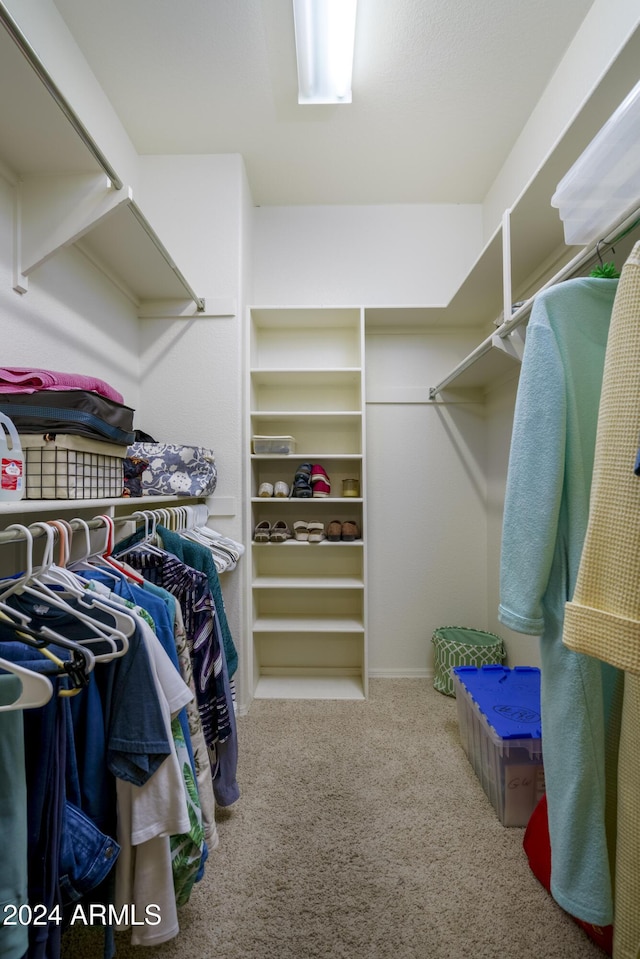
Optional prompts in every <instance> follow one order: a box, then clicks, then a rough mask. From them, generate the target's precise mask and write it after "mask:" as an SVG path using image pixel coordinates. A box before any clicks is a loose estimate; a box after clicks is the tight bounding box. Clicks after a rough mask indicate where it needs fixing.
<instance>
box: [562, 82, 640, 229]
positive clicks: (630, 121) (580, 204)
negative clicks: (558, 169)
mask: <svg viewBox="0 0 640 959" xmlns="http://www.w3.org/2000/svg"><path fill="white" fill-rule="evenodd" d="M551 205H552V206H554V207H557V208H558V210H559V211H560V219H561V220H562V221H563V225H564V237H565V241H566V242H567V243H568V244H587V243H591V242H592V241H594V240H599V239H603V238H604V235H605V233H606V231H607V230H608V229H610V228H611V225H612V224H613V223H615V222H616V221H618V220H620V218H621V217H623V216H624V215H625V214H626V213H627V212H629V213H630V212H631V210H632V208H633V207H634V206H638V205H640V83H638V84H636V86H635V87H634V88H633V90H632V91H631V93H630V94H629V95H628V96H627V97H626V98H625V99H624V100H623V102H622V103H621V104H620V106H619V107H618V109H617V110H616V111H615V112H614V113H613V114H612V115H611V117H610V118H609V119H608V120H607V122H606V123H605V125H604V126H603V127H602V129H601V130H600V132H599V133H598V134H597V135H596V136H595V137H594V139H593V140H592V141H591V143H590V144H589V146H588V147H587V148H586V150H585V151H584V152H583V153H582V155H581V156H580V157H579V158H578V159H577V160H576V162H575V163H574V164H573V166H572V167H571V169H570V170H569V172H568V173H567V174H565V176H564V177H563V178H562V180H561V181H560V183H559V184H558V187H557V189H556V192H555V193H554V195H553V196H552V198H551Z"/></svg>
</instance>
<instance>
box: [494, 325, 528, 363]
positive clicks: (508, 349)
mask: <svg viewBox="0 0 640 959" xmlns="http://www.w3.org/2000/svg"><path fill="white" fill-rule="evenodd" d="M525 338H526V332H525V328H524V326H518V327H516V328H515V329H514V330H511V332H510V333H507V334H506V336H500V334H499V333H494V334H493V336H492V337H491V345H492V346H493V347H495V349H497V350H502V352H503V353H506V354H507V355H508V356H512V357H513V359H514V360H518V362H519V363H522V356H523V354H524V343H525Z"/></svg>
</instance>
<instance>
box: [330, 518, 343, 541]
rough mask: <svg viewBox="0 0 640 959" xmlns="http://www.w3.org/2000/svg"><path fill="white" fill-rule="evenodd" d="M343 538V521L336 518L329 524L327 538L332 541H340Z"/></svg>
mask: <svg viewBox="0 0 640 959" xmlns="http://www.w3.org/2000/svg"><path fill="white" fill-rule="evenodd" d="M341 538H342V523H341V522H340V520H339V519H334V520H332V521H331V522H330V523H329V525H328V526H327V539H328V540H329V542H330V543H339V542H340V539H341Z"/></svg>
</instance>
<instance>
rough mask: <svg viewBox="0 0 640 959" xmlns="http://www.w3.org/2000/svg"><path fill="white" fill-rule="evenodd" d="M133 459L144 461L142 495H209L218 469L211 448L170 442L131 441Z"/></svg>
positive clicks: (128, 453)
mask: <svg viewBox="0 0 640 959" xmlns="http://www.w3.org/2000/svg"><path fill="white" fill-rule="evenodd" d="M127 456H128V457H130V458H132V459H139V460H146V462H147V464H148V465H147V467H146V468H145V470H144V472H143V473H142V476H141V481H142V495H143V496H209V495H210V494H211V493H213V491H214V490H215V488H216V484H217V482H218V472H217V470H216V462H215V455H214V452H213V450H208V449H205V448H204V447H202V446H176V445H175V444H172V443H133V444H132V445H131V446H129V447H128V449H127Z"/></svg>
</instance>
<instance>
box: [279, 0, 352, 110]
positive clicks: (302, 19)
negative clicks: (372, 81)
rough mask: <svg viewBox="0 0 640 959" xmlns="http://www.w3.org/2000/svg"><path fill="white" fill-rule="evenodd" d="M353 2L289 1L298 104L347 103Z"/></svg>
mask: <svg viewBox="0 0 640 959" xmlns="http://www.w3.org/2000/svg"><path fill="white" fill-rule="evenodd" d="M356 2H357V0H293V19H294V24H295V34H296V56H297V60H298V103H303V104H305V103H310V104H313V103H351V78H352V73H353V47H354V41H355V31H356Z"/></svg>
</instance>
